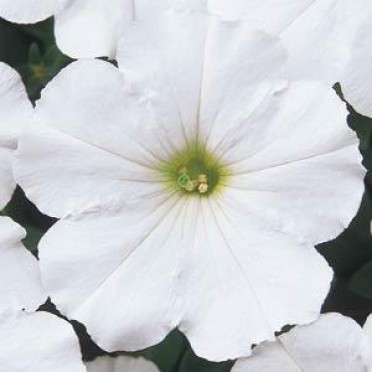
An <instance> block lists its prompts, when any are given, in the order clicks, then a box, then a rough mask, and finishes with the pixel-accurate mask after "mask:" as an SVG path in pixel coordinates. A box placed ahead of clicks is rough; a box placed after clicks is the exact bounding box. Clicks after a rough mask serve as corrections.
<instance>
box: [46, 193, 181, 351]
mask: <svg viewBox="0 0 372 372" xmlns="http://www.w3.org/2000/svg"><path fill="white" fill-rule="evenodd" d="M167 199H168V200H164V198H163V199H161V198H157V199H156V200H153V201H152V203H151V205H149V204H150V203H149V202H146V201H143V202H142V203H139V204H138V205H137V206H134V207H133V208H132V210H131V209H129V208H128V209H127V210H126V211H125V212H124V213H121V214H117V215H114V214H111V215H109V214H103V213H102V214H100V215H97V216H94V215H92V216H89V217H85V218H79V219H65V220H61V221H59V222H57V223H56V224H55V225H54V226H53V227H52V228H51V229H50V230H49V231H48V232H47V233H46V235H45V236H44V237H43V239H42V241H41V243H40V244H39V249H40V262H41V271H42V278H43V284H44V286H45V288H46V289H47V291H48V293H50V296H51V298H52V301H53V302H54V303H55V304H56V306H57V308H58V309H59V310H61V312H62V313H63V314H66V315H67V316H68V317H69V318H72V319H76V320H78V321H80V322H82V323H83V324H84V325H85V326H86V327H87V329H88V332H89V334H90V335H91V336H92V338H93V340H94V341H95V342H96V343H97V344H98V345H99V346H100V347H102V348H104V349H105V350H109V351H115V350H138V349H143V348H145V347H148V346H151V345H154V344H156V343H158V342H160V341H161V340H162V339H163V338H164V337H165V336H166V335H167V334H168V332H170V331H171V330H172V329H173V328H175V327H176V325H177V324H178V318H179V314H180V310H179V307H178V305H177V302H176V300H177V298H176V291H177V290H178V289H177V288H176V280H177V276H178V275H179V270H180V267H179V266H180V257H179V256H180V253H179V250H178V245H179V244H182V227H183V224H184V223H183V221H182V215H181V211H182V205H183V204H184V202H182V201H178V198H174V197H173V198H172V197H168V198H167ZM146 203H147V204H146Z"/></svg>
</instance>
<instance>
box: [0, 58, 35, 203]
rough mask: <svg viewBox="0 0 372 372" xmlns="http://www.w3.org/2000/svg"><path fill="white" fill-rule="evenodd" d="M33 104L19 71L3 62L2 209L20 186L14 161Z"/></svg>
mask: <svg viewBox="0 0 372 372" xmlns="http://www.w3.org/2000/svg"><path fill="white" fill-rule="evenodd" d="M31 115H32V105H31V102H30V101H29V99H28V97H27V93H26V89H25V87H24V85H23V83H22V80H21V77H20V76H19V75H18V73H17V72H16V71H15V70H13V69H12V68H11V67H9V66H8V65H6V64H5V63H2V62H0V210H1V209H2V208H4V207H5V205H6V204H7V203H8V201H9V200H10V198H11V196H12V194H13V192H14V189H15V187H16V184H15V181H14V178H13V171H12V161H13V156H14V154H13V153H14V150H15V149H16V147H17V140H18V136H19V132H20V130H21V127H22V125H23V124H25V123H26V122H27V121H30V118H31Z"/></svg>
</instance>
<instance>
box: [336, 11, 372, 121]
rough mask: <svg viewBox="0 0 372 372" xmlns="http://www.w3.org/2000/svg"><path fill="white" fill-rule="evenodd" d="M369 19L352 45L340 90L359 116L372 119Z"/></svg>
mask: <svg viewBox="0 0 372 372" xmlns="http://www.w3.org/2000/svg"><path fill="white" fill-rule="evenodd" d="M370 19H371V17H369V18H368V22H366V23H365V24H364V25H363V26H361V27H360V29H359V30H358V34H357V36H356V38H355V40H354V42H353V44H352V50H351V57H350V59H349V61H348V64H347V68H346V70H345V73H344V76H343V78H342V79H341V88H342V92H343V93H344V96H345V99H346V100H347V101H348V102H349V103H350V104H351V105H352V106H353V107H354V109H355V110H356V111H358V112H359V113H360V114H363V115H366V116H369V117H372V93H371V90H370V87H371V85H372V81H371V74H370V66H371V62H372V44H371V38H370V37H369V35H371V32H372V28H371V22H370Z"/></svg>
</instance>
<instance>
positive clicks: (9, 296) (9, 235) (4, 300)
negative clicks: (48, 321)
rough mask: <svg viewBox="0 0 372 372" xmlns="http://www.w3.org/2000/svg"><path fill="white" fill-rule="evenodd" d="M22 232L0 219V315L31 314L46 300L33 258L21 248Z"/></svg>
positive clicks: (4, 218) (22, 230)
mask: <svg viewBox="0 0 372 372" xmlns="http://www.w3.org/2000/svg"><path fill="white" fill-rule="evenodd" d="M25 236H26V232H25V230H24V229H23V228H22V227H21V226H19V225H18V224H16V223H15V222H13V221H12V220H11V219H10V218H8V217H0V237H1V242H0V243H1V244H0V263H1V270H0V315H4V314H5V315H7V314H13V313H15V312H18V311H21V310H22V309H23V310H25V311H35V310H36V309H37V308H38V307H39V306H40V305H42V304H43V303H44V302H45V301H46V294H45V292H44V290H43V288H42V286H41V280H40V272H39V267H38V262H37V260H36V258H35V257H34V256H33V255H32V254H31V253H30V252H29V251H28V250H27V249H26V248H25V247H24V246H23V245H22V243H21V240H22V239H23V238H24V237H25Z"/></svg>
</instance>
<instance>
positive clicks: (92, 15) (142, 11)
mask: <svg viewBox="0 0 372 372" xmlns="http://www.w3.org/2000/svg"><path fill="white" fill-rule="evenodd" d="M202 3H203V2H202V1H200V0H193V1H191V0H188V1H182V0H181V1H180V0H177V1H175V0H172V1H171V0H157V1H152V0H105V1H102V0H89V1H87V0H74V1H72V2H70V3H67V4H66V5H65V6H64V8H63V10H62V11H60V12H58V13H57V14H56V17H55V21H56V23H55V33H56V41H57V44H58V46H59V47H60V49H61V50H62V51H63V52H64V53H66V54H68V55H69V56H71V57H73V58H91V57H98V56H108V57H110V58H115V57H116V44H117V39H118V32H119V30H120V29H121V27H123V25H124V24H125V23H126V22H129V21H132V20H136V21H141V20H148V19H153V18H156V17H157V16H158V15H159V14H161V13H162V12H164V11H166V10H167V9H168V8H174V9H176V10H185V9H186V10H201V9H202V5H203V4H202Z"/></svg>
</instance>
